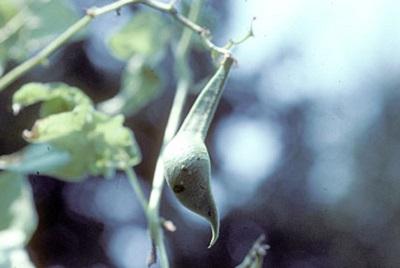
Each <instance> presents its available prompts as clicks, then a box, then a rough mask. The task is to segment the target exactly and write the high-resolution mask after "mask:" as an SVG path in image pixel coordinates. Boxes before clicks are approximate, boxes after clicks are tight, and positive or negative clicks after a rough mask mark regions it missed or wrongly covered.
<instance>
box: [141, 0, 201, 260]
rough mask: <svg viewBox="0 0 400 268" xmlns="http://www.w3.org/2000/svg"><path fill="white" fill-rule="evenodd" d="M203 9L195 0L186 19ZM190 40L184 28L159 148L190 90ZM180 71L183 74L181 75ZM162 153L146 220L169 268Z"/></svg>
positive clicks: (172, 129) (174, 128) (193, 18)
mask: <svg viewBox="0 0 400 268" xmlns="http://www.w3.org/2000/svg"><path fill="white" fill-rule="evenodd" d="M202 5H203V0H197V1H194V2H193V3H192V6H191V8H190V11H189V15H188V17H189V20H190V21H193V22H194V21H196V20H197V17H198V15H199V12H200V9H201V6H202ZM191 36H192V32H191V30H189V29H188V28H185V29H184V30H183V33H182V35H181V38H180V40H179V42H178V45H177V50H176V54H175V61H176V62H175V72H176V76H177V77H179V78H178V83H177V89H176V92H175V97H174V100H173V103H172V108H171V111H170V114H169V118H168V122H167V126H166V128H165V132H164V137H163V145H162V147H164V145H165V144H167V143H168V142H169V141H170V140H171V139H172V138H173V136H174V135H175V133H176V131H177V129H178V127H179V123H180V119H181V114H182V111H183V107H184V104H185V101H186V98H187V95H188V91H189V86H190V84H191V74H190V72H188V71H187V70H188V69H189V68H188V63H187V59H186V54H187V52H188V50H189V47H190V39H191ZM183 70H185V71H183ZM180 71H183V72H182V73H180ZM162 149H163V148H161V151H160V155H159V157H158V159H157V163H156V167H155V172H154V177H153V185H152V190H151V193H150V199H149V210H148V216H149V218H148V220H149V230H150V235H151V237H152V239H153V240H154V241H155V242H156V245H158V246H159V251H160V258H161V261H160V263H161V266H162V267H168V259H167V258H166V251H165V245H164V238H163V236H164V235H163V230H162V229H161V228H159V225H160V217H159V206H160V200H161V194H162V189H163V186H164V167H163V162H162V159H161V155H162ZM164 254H165V255H164ZM164 261H166V263H164ZM163 264H164V265H165V264H166V266H164V265H163Z"/></svg>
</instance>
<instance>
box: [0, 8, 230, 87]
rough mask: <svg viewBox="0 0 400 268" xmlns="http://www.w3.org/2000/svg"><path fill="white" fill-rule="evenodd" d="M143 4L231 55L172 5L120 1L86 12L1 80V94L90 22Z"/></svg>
mask: <svg viewBox="0 0 400 268" xmlns="http://www.w3.org/2000/svg"><path fill="white" fill-rule="evenodd" d="M133 3H141V4H144V5H146V6H149V7H151V8H154V9H157V10H159V11H161V12H164V13H166V14H169V15H171V16H172V17H173V18H174V19H176V20H177V21H178V22H180V23H181V24H182V25H184V26H185V27H188V28H189V29H191V30H192V31H194V32H196V33H197V34H199V35H200V36H201V37H202V40H203V42H204V43H205V44H206V46H207V47H208V49H210V50H212V51H215V52H218V53H220V54H223V55H226V54H229V50H227V49H225V48H222V47H218V46H217V45H215V44H214V43H213V42H212V41H211V37H210V33H209V31H208V30H207V29H205V28H203V27H201V26H200V25H198V24H196V23H195V22H194V21H193V20H192V19H190V18H186V17H185V16H183V15H181V14H179V13H178V11H177V10H176V8H175V7H174V6H173V5H172V4H165V3H162V2H159V1H154V0H119V1H116V2H114V3H112V4H109V5H105V6H103V7H92V8H89V9H88V10H87V11H86V15H85V16H84V17H82V18H81V19H79V20H78V21H77V22H75V23H74V24H73V25H71V26H70V27H69V28H68V29H67V30H66V31H65V32H63V33H62V34H61V35H59V36H58V37H57V38H56V39H54V40H53V41H52V42H51V43H50V44H48V45H47V46H46V47H45V48H43V49H42V50H41V51H40V52H39V53H38V54H36V55H35V56H33V57H32V58H30V59H28V60H26V61H25V62H23V63H21V64H20V65H18V66H17V67H15V68H14V69H12V70H11V71H9V72H8V73H7V74H5V75H4V76H2V77H1V78H0V92H1V91H2V90H4V89H5V88H6V87H7V86H8V85H10V84H11V83H12V82H14V81H15V80H17V79H18V78H19V77H20V76H22V75H23V74H25V73H26V72H28V71H29V70H31V69H32V68H33V67H35V66H36V65H38V64H40V63H41V62H44V61H45V60H46V59H47V58H48V57H49V56H50V55H51V54H52V53H53V52H54V51H55V50H57V49H58V48H59V47H60V46H62V45H63V44H64V43H65V42H66V41H68V40H69V39H70V38H71V37H72V36H73V35H74V34H76V33H77V32H78V31H80V30H81V29H83V28H84V27H85V26H86V25H87V24H89V22H90V21H92V20H93V19H94V18H95V17H97V16H100V15H103V14H105V13H108V12H111V11H114V10H118V9H119V8H121V7H122V6H125V5H128V4H133Z"/></svg>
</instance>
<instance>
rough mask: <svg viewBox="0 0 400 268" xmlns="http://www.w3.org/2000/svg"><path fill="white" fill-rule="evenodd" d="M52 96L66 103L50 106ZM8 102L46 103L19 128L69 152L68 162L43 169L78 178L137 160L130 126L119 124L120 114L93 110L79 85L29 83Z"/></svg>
mask: <svg viewBox="0 0 400 268" xmlns="http://www.w3.org/2000/svg"><path fill="white" fill-rule="evenodd" d="M30 94H31V95H30ZM54 100H57V103H63V104H65V105H64V106H63V107H67V108H65V109H61V110H62V111H60V109H57V106H56V105H50V104H54ZM13 101H14V103H13V106H16V105H17V106H18V107H25V106H26V105H29V104H34V103H35V102H42V103H43V104H42V108H43V107H46V109H45V111H43V110H42V113H43V114H44V115H45V116H44V117H43V118H41V119H38V120H37V121H36V122H35V124H34V126H33V127H32V129H31V130H30V131H27V130H26V131H24V138H25V139H26V140H27V141H29V142H30V143H46V144H48V145H49V148H51V150H54V151H55V152H56V153H60V152H64V153H67V154H68V159H69V161H68V163H67V164H65V165H62V166H60V167H57V168H55V169H51V170H49V169H46V170H45V171H44V172H43V171H42V172H43V173H44V174H48V175H51V176H55V177H58V178H60V179H65V180H70V181H77V180H81V179H84V178H85V177H87V175H106V174H109V173H110V172H111V171H112V170H114V169H125V168H127V167H131V166H133V165H136V164H138V163H139V162H140V161H141V155H140V151H139V148H138V145H137V144H136V141H135V138H134V135H133V133H132V131H131V130H130V129H128V128H126V127H124V126H123V121H124V118H123V116H121V115H119V116H109V115H106V114H103V113H101V112H98V111H96V110H95V109H94V108H93V106H92V103H91V102H90V100H89V99H88V98H87V96H86V95H84V93H83V92H81V91H80V90H79V89H76V88H72V87H69V86H67V85H65V84H59V83H58V84H38V83H35V84H28V85H26V86H24V87H22V88H21V89H20V90H18V91H17V92H16V93H15V94H14V97H13ZM50 112H55V113H54V114H50ZM39 172H40V170H39Z"/></svg>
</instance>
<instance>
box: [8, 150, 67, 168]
mask: <svg viewBox="0 0 400 268" xmlns="http://www.w3.org/2000/svg"><path fill="white" fill-rule="evenodd" d="M68 161H69V154H68V153H66V152H62V151H56V150H54V148H52V147H51V145H49V144H32V145H29V146H27V147H26V148H25V149H23V150H22V151H19V152H16V153H13V154H11V155H4V156H0V168H1V169H4V170H8V171H12V172H14V173H20V174H32V173H46V172H49V171H51V170H54V169H57V168H59V167H61V166H63V165H65V164H66V163H68Z"/></svg>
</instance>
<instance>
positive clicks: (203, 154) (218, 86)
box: [163, 56, 233, 247]
mask: <svg viewBox="0 0 400 268" xmlns="http://www.w3.org/2000/svg"><path fill="white" fill-rule="evenodd" d="M232 63H233V59H232V58H231V57H229V56H228V57H227V58H226V59H225V60H224V62H223V63H222V64H221V66H220V67H219V68H218V70H217V71H216V73H215V74H214V75H213V77H212V78H211V80H210V81H209V82H208V83H207V85H206V86H205V87H204V89H203V90H202V91H201V93H200V95H199V96H198V97H197V99H196V101H195V103H194V104H193V106H192V108H191V109H190V111H189V114H188V115H187V117H186V118H185V120H184V122H183V123H182V126H181V128H180V129H179V131H178V133H177V134H176V135H175V137H174V138H173V139H172V140H171V141H170V142H169V143H168V144H167V146H166V147H165V149H164V151H163V162H164V173H165V176H166V179H167V183H168V185H169V187H170V188H171V189H172V191H173V192H174V194H175V196H176V197H177V198H178V200H179V201H180V203H181V204H182V205H184V206H185V207H186V208H188V209H189V210H191V211H192V212H194V213H196V214H198V215H200V216H202V217H203V218H205V219H206V220H207V221H208V222H209V223H210V225H211V231H212V238H211V242H210V245H209V247H211V246H212V245H214V243H215V242H216V241H217V239H218V235H219V216H218V211H217V208H216V205H215V202H214V198H213V195H212V191H211V186H210V177H211V168H210V166H211V164H210V157H209V154H208V151H207V147H206V145H205V143H204V139H205V137H206V135H207V131H208V128H209V126H210V123H211V121H212V118H213V117H214V114H215V110H216V108H217V106H218V103H219V100H220V98H221V95H222V91H223V88H224V83H225V80H226V78H227V76H228V73H229V70H230V68H231V66H232Z"/></svg>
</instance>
